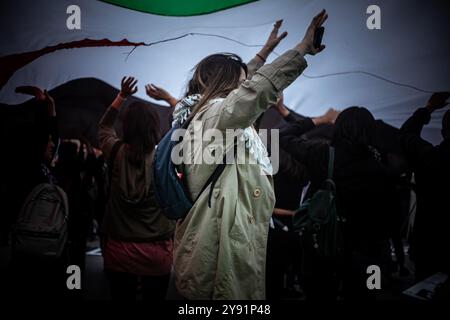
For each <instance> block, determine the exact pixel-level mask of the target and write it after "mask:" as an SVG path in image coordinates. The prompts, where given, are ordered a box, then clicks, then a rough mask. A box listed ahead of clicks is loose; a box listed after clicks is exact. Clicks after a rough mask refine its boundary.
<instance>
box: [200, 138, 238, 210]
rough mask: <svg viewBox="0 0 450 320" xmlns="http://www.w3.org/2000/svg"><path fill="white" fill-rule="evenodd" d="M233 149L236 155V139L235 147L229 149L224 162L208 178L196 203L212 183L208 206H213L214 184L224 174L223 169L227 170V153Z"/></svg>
mask: <svg viewBox="0 0 450 320" xmlns="http://www.w3.org/2000/svg"><path fill="white" fill-rule="evenodd" d="M231 151H233V152H234V156H236V152H237V142H236V141H235V142H234V146H233V149H230V151H228V152H227V153H226V154H225V155H224V157H223V159H222V162H221V163H220V164H219V165H218V166H217V167H216V169H214V171H213V173H212V174H211V175H210V176H209V178H208V180H207V181H206V183H205V184H204V185H203V188H202V190H201V191H200V193H199V194H198V196H197V198H196V199H195V201H194V203H195V202H196V201H197V200H198V198H200V196H201V195H202V193H203V191H205V190H206V188H208V186H209V185H210V184H211V189H210V190H209V195H208V208H211V198H212V194H213V189H214V186H215V185H216V182H217V180H219V178H220V175H221V174H222V172H223V170H225V167H226V165H227V163H226V159H227V155H228V154H229V153H231Z"/></svg>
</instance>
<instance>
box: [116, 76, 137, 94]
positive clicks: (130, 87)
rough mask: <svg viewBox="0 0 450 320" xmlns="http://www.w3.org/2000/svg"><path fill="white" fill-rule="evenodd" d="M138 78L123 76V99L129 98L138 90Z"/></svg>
mask: <svg viewBox="0 0 450 320" xmlns="http://www.w3.org/2000/svg"><path fill="white" fill-rule="evenodd" d="M137 82H138V81H137V79H135V78H134V77H123V78H122V82H121V89H120V93H119V94H120V96H121V97H122V98H123V99H126V98H128V97H129V96H131V95H133V94H135V93H136V92H137V91H138V88H137V85H136V84H137Z"/></svg>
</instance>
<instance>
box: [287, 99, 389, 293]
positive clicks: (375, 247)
mask: <svg viewBox="0 0 450 320" xmlns="http://www.w3.org/2000/svg"><path fill="white" fill-rule="evenodd" d="M332 115H333V111H329V112H328V113H327V114H325V115H324V116H323V117H320V118H324V119H328V120H326V121H325V123H327V122H334V119H336V115H335V116H334V117H332ZM330 117H332V118H333V120H330V119H329V118H330ZM316 119H319V118H316ZM316 119H305V120H300V121H299V122H297V123H296V124H293V125H291V126H289V127H287V128H285V129H283V130H282V131H281V133H280V137H281V138H280V141H281V146H282V147H284V148H285V149H286V150H287V151H288V152H290V153H291V154H292V155H293V156H294V157H295V158H297V159H298V160H299V161H300V162H302V163H303V164H304V165H306V167H307V170H308V174H309V177H310V180H311V184H310V186H309V189H308V194H307V196H311V195H312V194H314V192H315V191H317V190H318V188H320V186H321V185H322V184H323V182H324V181H325V179H326V175H327V165H328V154H329V144H328V143H325V142H319V143H318V142H316V141H310V140H307V139H304V138H301V135H302V134H304V133H305V132H307V131H309V130H311V129H312V128H314V127H315V125H316V124H317V123H319V122H320V120H319V121H317V122H316V121H315V120H316ZM374 123H375V120H374V119H373V117H372V115H371V114H370V113H369V111H368V110H367V109H364V108H359V107H351V108H348V109H346V110H344V111H343V112H341V113H340V114H339V116H338V117H337V119H336V123H335V128H334V135H333V139H332V141H331V145H332V146H333V147H334V148H335V161H334V175H333V181H334V182H335V184H336V206H337V212H338V214H339V215H340V216H342V217H344V218H345V219H346V222H345V224H344V255H345V257H344V258H345V259H344V264H345V265H344V269H345V270H346V271H348V273H347V272H346V274H345V275H344V277H345V280H346V281H345V282H344V295H345V296H346V297H349V298H350V297H358V298H362V297H363V296H362V295H360V293H361V292H362V288H363V287H364V288H365V281H366V278H367V277H365V276H363V275H365V268H367V266H369V265H371V264H377V265H380V264H382V263H383V262H384V260H385V255H386V254H387V239H388V235H387V226H386V221H387V220H386V217H387V216H388V215H389V210H390V206H389V204H390V203H391V199H390V196H391V194H392V193H391V192H390V190H391V188H392V187H393V184H392V183H391V181H390V178H389V175H388V173H387V171H386V170H385V168H384V166H383V165H382V164H381V161H380V158H379V153H378V152H377V150H376V149H374V148H373V147H372V146H371V143H372V141H373V134H374V130H373V129H374ZM305 262H306V263H305V265H306V266H307V267H306V268H305V270H304V271H305V273H306V275H305V276H308V277H309V279H307V281H306V282H305V285H306V294H307V298H312V299H315V298H320V297H321V296H322V297H328V298H329V299H335V298H336V291H335V290H336V286H337V285H336V281H337V279H336V278H335V277H334V276H333V274H334V273H335V272H336V270H337V267H333V266H332V264H333V263H335V262H336V261H334V262H330V261H328V262H325V261H323V260H322V259H320V258H318V257H315V256H314V254H311V255H310V256H309V257H307V256H305ZM328 263H329V265H328V266H327V264H328ZM308 266H309V267H308ZM318 272H320V273H321V274H322V275H321V274H318ZM320 279H327V280H326V281H325V280H323V281H322V280H320ZM319 280H320V283H317V282H318V281H319ZM333 281H334V284H333ZM365 291H367V290H365ZM308 296H309V297H308Z"/></svg>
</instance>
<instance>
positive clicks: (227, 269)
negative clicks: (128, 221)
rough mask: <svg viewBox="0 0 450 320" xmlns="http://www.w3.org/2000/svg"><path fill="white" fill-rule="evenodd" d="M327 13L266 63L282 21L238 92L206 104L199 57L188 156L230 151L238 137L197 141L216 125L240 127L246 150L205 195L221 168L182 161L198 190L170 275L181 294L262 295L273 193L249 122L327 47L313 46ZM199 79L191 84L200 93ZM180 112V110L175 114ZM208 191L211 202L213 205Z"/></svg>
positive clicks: (180, 227)
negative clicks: (310, 58)
mask: <svg viewBox="0 0 450 320" xmlns="http://www.w3.org/2000/svg"><path fill="white" fill-rule="evenodd" d="M326 17H327V15H326V13H325V11H323V12H321V13H320V14H319V15H317V16H316V17H315V18H314V19H313V21H312V22H311V24H310V26H309V27H308V30H307V31H306V34H305V36H304V39H303V40H302V41H301V42H300V43H299V44H298V45H297V46H295V47H294V48H293V49H292V50H288V51H286V52H285V53H284V54H282V55H281V56H279V57H278V58H277V59H275V61H274V62H272V63H271V64H267V65H264V66H262V65H263V63H264V62H265V58H266V57H267V55H268V54H269V53H270V51H271V50H273V48H274V47H275V46H276V45H277V44H278V42H279V41H280V40H281V38H283V37H284V36H285V34H282V35H281V36H280V37H278V36H277V29H278V27H279V26H280V24H281V23H280V22H278V23H277V24H276V25H275V30H274V31H273V32H272V34H271V36H270V37H269V40H268V42H267V43H266V46H265V47H264V48H263V50H261V51H260V53H259V54H257V56H256V57H255V58H254V59H253V60H252V61H251V62H250V63H249V64H248V71H247V75H246V74H245V72H244V71H245V68H242V70H241V75H240V78H239V82H237V83H236V85H235V87H234V88H233V89H234V90H232V91H231V92H226V94H224V93H223V92H220V93H218V94H217V95H216V96H214V95H212V98H211V99H208V101H203V102H202V98H203V97H204V96H206V95H208V94H209V93H210V92H211V90H210V91H208V89H210V88H208V85H209V83H208V82H207V81H205V78H207V76H208V75H207V74H206V73H205V71H204V70H199V69H202V68H203V69H204V64H203V65H202V62H200V64H199V65H198V66H197V71H196V72H197V74H194V78H195V77H196V75H198V72H200V73H199V76H200V78H201V81H200V83H201V82H202V81H203V82H204V85H205V86H206V88H203V89H202V88H201V89H200V90H199V91H200V92H191V93H200V94H202V95H203V96H200V102H198V104H200V105H202V106H201V107H199V108H197V106H194V109H193V110H194V111H193V113H192V115H191V116H192V117H193V119H192V121H191V122H190V124H189V126H188V128H187V131H186V134H185V135H184V140H183V143H182V144H184V145H185V146H187V145H188V144H189V145H191V144H190V143H192V142H193V141H194V147H193V148H192V147H191V148H190V149H189V148H187V149H186V150H188V151H187V152H186V153H185V154H184V156H185V157H186V158H185V159H197V160H198V155H203V154H214V152H215V151H218V150H220V151H222V150H224V149H225V152H228V151H229V150H230V149H233V146H234V140H233V139H228V140H231V141H228V140H226V141H225V142H222V141H220V140H218V139H215V140H213V139H211V140H213V141H207V142H203V143H197V144H195V139H196V137H198V136H199V134H200V137H201V134H204V133H205V132H208V129H215V130H216V131H217V130H218V132H221V133H223V135H224V136H225V132H226V130H227V129H242V130H241V132H240V134H239V139H238V145H239V146H240V147H242V148H241V150H242V151H243V152H239V151H238V152H237V157H236V161H235V162H234V163H231V164H228V165H227V166H226V167H225V169H224V171H223V173H222V174H221V176H220V178H219V179H218V181H217V182H216V183H215V185H214V188H213V190H210V188H211V186H209V187H208V188H207V189H206V190H205V191H204V192H202V193H201V194H200V191H201V189H202V187H203V186H204V184H205V182H206V181H207V180H208V178H209V176H210V175H211V174H212V172H213V171H214V169H215V168H216V166H217V165H216V164H206V163H205V161H203V163H200V162H199V161H191V162H190V163H184V164H183V168H184V174H185V178H186V181H187V187H188V190H189V193H190V195H191V197H192V199H196V198H197V196H199V195H200V196H199V198H198V199H197V201H196V202H195V203H194V206H193V207H192V209H191V210H190V212H189V213H188V215H187V216H186V217H185V218H184V219H183V220H180V221H178V223H177V226H176V231H175V242H174V266H173V278H174V279H173V280H174V281H175V285H176V289H177V291H178V293H179V294H181V296H183V297H184V298H187V299H264V298H265V265H266V244H267V234H268V228H269V220H270V217H271V215H272V211H273V208H274V205H275V196H274V192H273V181H272V176H271V173H272V172H271V171H272V167H271V164H270V160H269V159H268V157H267V152H266V150H265V147H264V145H263V144H262V142H261V140H260V138H259V136H258V134H257V133H256V131H255V130H254V128H253V126H252V125H253V123H254V122H255V120H256V119H257V118H258V117H259V116H260V115H261V114H262V113H263V112H264V111H265V110H266V109H267V108H268V107H269V106H270V105H272V104H274V103H276V101H277V99H278V97H279V96H280V95H281V93H282V91H283V90H284V89H285V88H286V87H287V86H288V85H290V84H291V83H292V82H293V81H294V80H295V79H296V78H297V77H298V76H299V75H300V74H301V73H302V71H303V70H304V69H305V68H306V66H307V63H306V60H305V59H304V57H303V56H304V55H305V54H312V55H314V54H316V53H318V52H320V51H322V50H323V49H324V46H321V47H319V48H315V47H314V45H313V38H314V32H315V30H316V29H317V28H318V27H320V26H321V25H322V23H323V22H324V21H325V19H326ZM206 59H208V57H207V58H205V59H204V60H206ZM238 59H239V58H236V57H232V58H230V60H234V61H236V60H238ZM226 63H227V62H226V61H225V62H224V64H226ZM226 67H227V66H225V68H226ZM224 70H226V69H224ZM202 72H203V74H202ZM194 78H193V80H191V82H190V86H191V87H194V91H195V79H194ZM244 80H245V81H244ZM219 85H222V84H219ZM197 87H198V86H197ZM202 90H203V91H202ZM205 92H206V93H205ZM188 94H189V92H188ZM210 96H211V95H210ZM176 113H177V109H176V110H175V113H174V115H175V114H176ZM197 142H198V141H197ZM223 148H224V149H223ZM238 150H239V147H238ZM205 151H207V152H205ZM208 152H209V153H208ZM222 154H223V153H222ZM210 191H211V192H212V193H211V202H210V203H211V207H209V206H208V197H209V194H210Z"/></svg>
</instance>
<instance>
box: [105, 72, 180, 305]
mask: <svg viewBox="0 0 450 320" xmlns="http://www.w3.org/2000/svg"><path fill="white" fill-rule="evenodd" d="M135 85H136V82H134V79H133V78H128V79H126V80H125V78H124V79H123V80H122V90H121V92H120V94H119V96H118V97H117V98H116V100H114V102H113V103H112V105H111V106H110V107H109V108H108V110H107V111H106V113H105V115H104V116H103V118H102V120H101V121H100V129H99V140H100V145H101V149H102V151H103V154H104V155H105V158H106V160H107V161H108V163H109V164H110V165H112V166H111V168H110V169H111V177H110V194H109V199H108V204H107V208H106V212H105V216H104V219H103V223H102V228H101V229H102V233H103V235H104V236H105V241H104V243H103V248H102V249H103V250H102V251H103V258H104V264H105V269H106V271H107V273H108V276H109V279H110V281H111V291H112V297H113V299H115V298H119V299H135V298H136V289H137V287H138V281H139V279H141V283H142V288H143V295H144V299H147V298H148V299H155V298H156V299H163V298H164V297H165V292H166V290H167V284H168V280H169V275H170V268H171V265H172V247H173V244H172V236H173V231H174V223H173V222H172V221H169V220H168V219H167V218H166V217H165V216H164V215H163V214H162V213H161V211H160V209H159V208H158V206H157V204H156V201H155V198H154V193H153V190H152V187H153V186H152V161H153V155H154V149H155V146H156V144H157V142H158V140H159V119H158V116H157V114H156V112H155V111H154V110H153V109H151V107H150V106H147V105H145V104H143V103H133V104H131V105H130V106H129V107H128V108H127V110H126V112H125V114H124V118H123V141H122V140H119V139H118V137H117V135H116V133H115V130H114V128H113V124H114V120H115V118H116V117H117V114H118V109H119V108H120V107H121V105H122V103H123V101H124V98H126V97H127V96H129V95H131V94H133V93H134V92H135V90H136V88H135Z"/></svg>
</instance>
